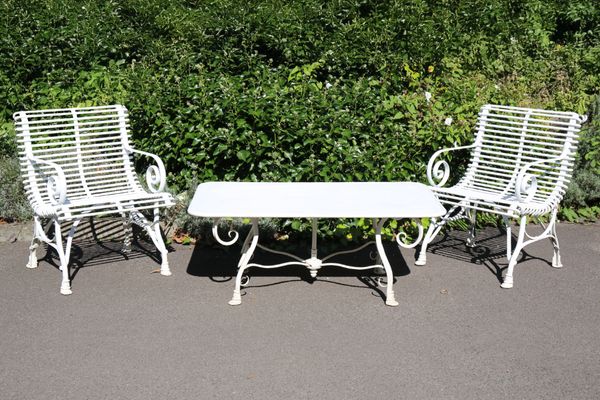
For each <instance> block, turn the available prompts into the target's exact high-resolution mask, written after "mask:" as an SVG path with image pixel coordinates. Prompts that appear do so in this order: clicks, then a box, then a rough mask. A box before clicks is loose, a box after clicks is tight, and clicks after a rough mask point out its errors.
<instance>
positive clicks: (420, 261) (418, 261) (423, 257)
mask: <svg viewBox="0 0 600 400" xmlns="http://www.w3.org/2000/svg"><path fill="white" fill-rule="evenodd" d="M425 264H427V256H426V255H425V254H421V255H419V258H417V259H416V260H415V265H418V266H420V267H422V266H423V265H425Z"/></svg>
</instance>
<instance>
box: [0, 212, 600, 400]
mask: <svg viewBox="0 0 600 400" xmlns="http://www.w3.org/2000/svg"><path fill="white" fill-rule="evenodd" d="M0 229H1V227H0ZM110 229H111V228H110V227H109V228H107V231H110ZM114 229H115V231H118V227H117V226H116V225H115V227H114ZM558 233H559V238H560V243H561V248H562V261H563V264H564V268H562V269H554V268H552V267H551V265H550V261H551V259H552V247H551V244H550V242H549V241H548V240H544V241H542V242H538V243H535V244H533V245H531V246H529V247H527V248H526V249H525V253H524V257H523V259H522V261H521V262H520V263H519V264H518V265H517V267H516V269H515V287H514V288H513V289H510V290H504V289H501V288H500V286H499V283H500V276H501V273H502V269H503V268H504V267H506V259H505V258H504V257H503V254H504V252H505V236H504V235H503V234H502V232H501V231H500V230H498V229H496V228H488V229H485V230H484V231H483V232H481V233H480V236H479V246H478V247H476V248H474V249H470V250H467V249H466V248H465V246H464V239H465V233H464V232H460V231H453V232H451V233H450V235H449V236H447V237H441V238H440V240H439V241H438V242H436V243H435V244H434V245H432V246H431V251H430V252H429V255H428V264H427V265H426V266H424V267H416V266H414V265H413V261H414V256H415V253H414V251H413V250H404V249H403V250H402V251H401V252H400V251H399V250H398V249H397V247H396V246H393V245H392V244H389V245H388V256H389V258H390V260H391V263H392V266H393V268H394V275H395V276H396V282H395V293H396V299H397V300H398V301H399V303H400V305H399V306H398V307H387V306H386V305H385V303H384V299H383V296H382V294H383V292H384V291H383V290H382V289H380V288H378V287H377V285H376V284H375V280H374V276H373V275H372V274H371V273H367V272H362V273H355V272H353V271H348V270H340V269H336V268H329V269H323V270H321V272H320V273H319V277H318V279H317V280H316V281H314V282H313V281H311V280H310V278H309V274H308V271H306V270H304V269H303V268H301V267H291V268H286V269H280V270H269V271H267V270H251V275H252V279H251V281H250V284H249V286H248V287H247V288H245V289H244V290H243V292H244V296H243V297H242V305H240V306H237V307H232V306H229V305H228V304H227V302H228V300H229V299H230V298H231V295H232V290H233V281H232V279H231V275H232V274H233V273H234V272H235V265H236V262H237V257H238V253H237V252H238V251H239V247H232V248H227V249H224V248H222V247H221V246H205V245H202V244H198V245H196V246H187V247H186V246H177V245H176V246H174V248H173V249H172V250H173V251H172V252H171V253H170V254H169V260H170V264H171V269H172V271H173V276H171V277H163V276H161V275H160V274H158V273H153V271H155V270H156V269H158V267H159V265H158V264H157V262H156V254H154V253H153V247H152V246H150V245H148V244H146V243H143V242H142V243H141V244H140V246H134V251H133V252H132V253H130V254H128V255H124V254H123V253H121V252H120V251H119V249H120V244H119V243H117V242H113V241H111V240H104V239H103V240H101V241H100V242H98V241H94V240H88V239H81V240H79V241H78V239H76V241H75V246H74V248H73V260H74V263H73V267H74V277H73V281H72V287H73V294H72V295H71V296H62V295H60V294H59V286H60V272H59V271H58V270H57V268H56V257H54V256H53V255H52V254H49V255H46V256H45V257H44V253H45V251H44V250H43V249H40V250H38V256H39V258H40V263H39V267H38V268H37V269H33V270H29V269H27V268H25V264H26V262H27V251H28V245H29V243H28V242H26V241H22V240H16V241H14V242H12V243H9V242H5V243H0V272H1V277H2V279H1V280H0V296H1V300H2V303H1V304H2V311H1V312H0V363H1V364H0V365H1V368H0V398H2V399H225V398H227V399H231V398H238V399H382V398H387V399H506V398H511V399H599V398H600V224H594V225H570V224H560V225H559V227H558ZM305 250H306V251H307V250H308V249H305ZM307 257H308V255H307ZM268 258H269V257H267V256H265V254H264V253H260V252H259V253H257V254H256V258H255V260H256V261H257V262H260V261H261V260H262V261H265V260H266V261H269V260H268ZM353 258H354V259H353V260H352V259H351V260H350V261H351V262H352V261H354V262H356V263H359V264H360V263H362V262H364V261H365V260H367V261H368V251H367V250H365V251H363V252H361V253H358V254H357V255H355V256H353Z"/></svg>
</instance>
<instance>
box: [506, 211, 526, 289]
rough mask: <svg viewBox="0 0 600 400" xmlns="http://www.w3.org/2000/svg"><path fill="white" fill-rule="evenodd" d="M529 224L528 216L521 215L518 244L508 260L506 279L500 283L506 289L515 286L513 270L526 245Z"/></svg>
mask: <svg viewBox="0 0 600 400" xmlns="http://www.w3.org/2000/svg"><path fill="white" fill-rule="evenodd" d="M526 225H527V217H526V216H523V217H521V220H520V222H519V237H518V238H517V244H516V246H515V248H514V250H513V251H512V254H511V256H510V260H509V261H508V268H507V270H506V275H505V276H504V280H503V282H502V284H501V285H500V286H501V287H502V288H504V289H511V288H512V287H513V270H514V268H515V265H516V264H517V259H518V258H519V254H520V253H521V250H523V247H525V243H524V241H525V227H526Z"/></svg>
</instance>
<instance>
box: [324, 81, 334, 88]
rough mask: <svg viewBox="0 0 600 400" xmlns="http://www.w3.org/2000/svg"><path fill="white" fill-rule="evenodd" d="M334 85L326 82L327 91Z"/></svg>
mask: <svg viewBox="0 0 600 400" xmlns="http://www.w3.org/2000/svg"><path fill="white" fill-rule="evenodd" d="M332 87H333V85H332V84H331V83H329V82H325V89H331V88H332Z"/></svg>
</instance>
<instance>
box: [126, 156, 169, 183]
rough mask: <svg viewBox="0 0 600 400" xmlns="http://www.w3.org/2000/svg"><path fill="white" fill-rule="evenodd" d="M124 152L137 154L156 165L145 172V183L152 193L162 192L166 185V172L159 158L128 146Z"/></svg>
mask: <svg viewBox="0 0 600 400" xmlns="http://www.w3.org/2000/svg"><path fill="white" fill-rule="evenodd" d="M125 150H126V151H127V152H129V153H137V154H140V155H143V156H146V157H149V158H151V159H153V160H154V162H155V163H156V165H150V166H149V167H148V169H147V170H146V183H147V184H148V189H150V191H151V192H152V193H158V192H164V190H165V186H166V185H167V172H166V170H165V165H164V164H163V162H162V160H161V159H160V157H158V156H157V155H156V154H152V153H148V152H146V151H141V150H136V149H134V148H133V147H129V146H127V147H125Z"/></svg>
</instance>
